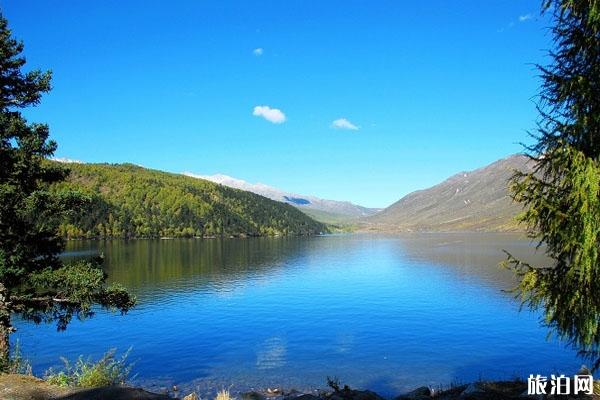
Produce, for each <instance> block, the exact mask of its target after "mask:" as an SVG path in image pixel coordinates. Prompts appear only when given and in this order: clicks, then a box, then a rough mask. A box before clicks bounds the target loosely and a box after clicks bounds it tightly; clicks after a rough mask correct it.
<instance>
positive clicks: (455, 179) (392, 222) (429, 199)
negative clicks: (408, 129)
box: [364, 155, 533, 231]
mask: <svg viewBox="0 0 600 400" xmlns="http://www.w3.org/2000/svg"><path fill="white" fill-rule="evenodd" d="M532 168H533V164H532V162H531V161H529V159H528V158H527V157H525V156H523V155H512V156H510V157H507V158H504V159H501V160H498V161H496V162H494V163H492V164H490V165H488V166H486V167H483V168H479V169H476V170H474V171H470V172H461V173H458V174H456V175H454V176H452V177H450V178H448V179H446V180H445V181H443V182H442V183H440V184H438V185H435V186H433V187H431V188H429V189H425V190H418V191H416V192H413V193H410V194H408V195H407V196H404V197H403V198H402V199H400V200H399V201H397V202H396V203H394V204H392V205H391V206H389V207H387V208H386V209H384V210H383V211H381V212H380V213H378V214H376V215H373V216H371V217H368V218H365V219H364V223H365V226H366V227H367V228H368V229H375V230H379V229H380V230H398V231H454V230H471V231H517V230H523V227H521V226H519V225H518V223H517V222H516V221H515V220H514V216H515V215H517V214H518V213H519V212H520V211H521V207H520V206H519V205H518V204H515V203H514V202H513V201H512V199H511V198H510V197H509V195H508V189H507V184H508V180H509V178H510V177H511V175H512V174H513V172H514V170H521V171H530V170H531V169H532Z"/></svg>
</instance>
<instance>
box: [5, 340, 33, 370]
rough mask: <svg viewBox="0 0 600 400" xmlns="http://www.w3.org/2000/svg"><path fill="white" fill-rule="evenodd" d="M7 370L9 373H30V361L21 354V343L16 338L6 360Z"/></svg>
mask: <svg viewBox="0 0 600 400" xmlns="http://www.w3.org/2000/svg"><path fill="white" fill-rule="evenodd" d="M8 372H9V373H11V374H23V375H32V372H31V363H30V362H29V360H28V359H26V358H24V357H23V354H21V345H20V343H19V341H18V340H17V342H16V343H15V347H14V349H13V351H12V354H11V355H10V360H9V361H8Z"/></svg>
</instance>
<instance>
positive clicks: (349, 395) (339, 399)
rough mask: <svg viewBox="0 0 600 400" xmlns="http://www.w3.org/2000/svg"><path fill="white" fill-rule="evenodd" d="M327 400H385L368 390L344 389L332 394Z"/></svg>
mask: <svg viewBox="0 0 600 400" xmlns="http://www.w3.org/2000/svg"><path fill="white" fill-rule="evenodd" d="M329 400H385V399H384V398H383V397H381V396H380V395H378V394H377V393H375V392H371V391H370V390H352V389H344V390H340V391H339V392H334V393H332V394H331V396H329Z"/></svg>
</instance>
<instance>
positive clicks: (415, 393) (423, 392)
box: [394, 386, 431, 400]
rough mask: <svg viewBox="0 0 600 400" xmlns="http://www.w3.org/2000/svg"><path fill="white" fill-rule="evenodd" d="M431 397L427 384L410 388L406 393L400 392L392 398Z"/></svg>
mask: <svg viewBox="0 0 600 400" xmlns="http://www.w3.org/2000/svg"><path fill="white" fill-rule="evenodd" d="M430 397H431V389H430V388H429V387H427V386H421V387H419V388H416V389H415V390H412V391H410V392H408V393H404V394H401V395H400V396H398V397H396V398H395V399H394V400H420V399H428V398H430Z"/></svg>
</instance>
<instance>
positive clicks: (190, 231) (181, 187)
mask: <svg viewBox="0 0 600 400" xmlns="http://www.w3.org/2000/svg"><path fill="white" fill-rule="evenodd" d="M66 167H67V168H69V169H70V170H71V173H70V175H69V178H68V180H67V181H66V182H63V183H60V184H57V185H55V186H54V189H55V190H60V189H72V190H78V191H81V192H83V193H85V194H87V195H89V197H90V198H91V202H90V205H89V206H87V207H85V208H84V209H81V210H80V211H79V212H77V213H76V214H75V215H72V216H71V217H70V219H69V221H65V223H64V224H63V225H62V226H61V232H60V233H61V234H62V235H63V236H65V237H68V238H110V237H124V238H132V237H165V236H166V237H191V236H216V235H225V236H245V235H247V236H267V235H311V234H318V233H319V232H323V231H325V230H326V227H325V226H324V225H323V224H321V223H319V222H316V221H314V220H313V219H311V218H310V217H308V216H306V215H305V214H303V213H302V212H300V211H299V210H297V209H296V208H294V207H292V206H290V205H288V204H282V203H280V202H276V201H273V200H269V199H267V198H265V197H262V196H259V195H256V194H253V193H249V192H244V191H241V190H237V189H232V188H228V187H224V186H221V185H217V184H215V183H212V182H208V181H205V180H200V179H195V178H191V177H187V176H183V175H178V174H171V173H166V172H161V171H156V170H150V169H146V168H142V167H139V166H135V165H131V164H116V165H114V164H113V165H111V164H69V165H68V166H66Z"/></svg>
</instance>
